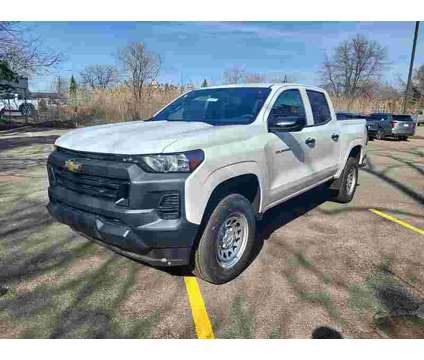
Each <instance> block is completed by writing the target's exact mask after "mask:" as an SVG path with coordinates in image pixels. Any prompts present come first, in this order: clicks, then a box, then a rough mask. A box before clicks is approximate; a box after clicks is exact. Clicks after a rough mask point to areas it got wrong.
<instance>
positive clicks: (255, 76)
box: [243, 73, 266, 83]
mask: <svg viewBox="0 0 424 360" xmlns="http://www.w3.org/2000/svg"><path fill="white" fill-rule="evenodd" d="M265 79H266V77H265V75H264V74H260V73H246V74H245V75H244V79H243V82H245V83H261V82H265Z"/></svg>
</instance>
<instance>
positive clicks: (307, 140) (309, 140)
mask: <svg viewBox="0 0 424 360" xmlns="http://www.w3.org/2000/svg"><path fill="white" fill-rule="evenodd" d="M315 142H316V140H315V139H314V138H311V137H308V138H307V139H306V140H305V144H306V145H315Z"/></svg>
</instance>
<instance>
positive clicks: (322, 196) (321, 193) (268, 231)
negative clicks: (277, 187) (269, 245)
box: [251, 184, 332, 262]
mask: <svg viewBox="0 0 424 360" xmlns="http://www.w3.org/2000/svg"><path fill="white" fill-rule="evenodd" d="M331 197H332V194H331V190H330V189H329V188H328V186H327V185H326V184H324V185H320V186H318V187H316V188H314V189H311V190H309V191H307V192H305V193H303V194H301V195H299V196H296V197H294V198H292V199H290V200H288V201H286V202H284V203H282V204H280V205H278V206H276V207H274V208H272V209H270V210H268V211H267V212H266V213H265V214H264V216H263V218H262V219H261V221H259V222H258V223H257V228H256V243H255V244H256V245H255V249H254V252H253V255H252V260H251V262H253V261H254V260H255V259H256V257H257V256H258V255H259V253H260V251H261V250H262V247H263V245H264V241H265V240H268V239H269V238H270V237H271V235H272V234H273V233H274V232H275V231H277V230H278V229H279V228H281V227H282V226H284V225H286V224H288V223H290V222H292V221H293V220H295V219H297V218H298V217H300V216H303V215H305V214H306V213H308V212H309V211H311V210H313V209H315V208H316V207H318V206H320V205H321V204H323V203H325V202H326V201H329V200H331Z"/></svg>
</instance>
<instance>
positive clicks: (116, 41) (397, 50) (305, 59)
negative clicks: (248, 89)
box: [27, 22, 424, 91]
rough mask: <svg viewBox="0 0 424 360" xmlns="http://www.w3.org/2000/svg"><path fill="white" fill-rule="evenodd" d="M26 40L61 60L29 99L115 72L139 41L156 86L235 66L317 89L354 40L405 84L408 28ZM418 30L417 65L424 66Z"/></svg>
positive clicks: (259, 27)
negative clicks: (156, 69) (374, 51)
mask: <svg viewBox="0 0 424 360" xmlns="http://www.w3.org/2000/svg"><path fill="white" fill-rule="evenodd" d="M27 25H30V27H29V28H30V29H31V32H32V35H33V36H37V37H40V39H42V40H43V42H44V44H45V45H47V46H48V47H50V48H52V49H56V50H59V51H61V52H63V53H64V54H65V55H66V57H67V58H66V61H65V62H64V63H63V64H62V65H61V66H60V67H59V68H58V69H56V70H55V71H54V72H52V73H51V74H49V75H43V76H38V77H35V78H33V79H32V81H31V83H30V88H31V90H32V91H37V90H40V91H43V90H45V91H47V90H50V83H51V80H52V78H53V77H54V76H57V75H58V74H61V75H63V76H66V77H70V76H71V74H74V75H78V73H79V71H81V70H82V69H83V68H84V67H85V66H87V65H90V64H115V63H117V60H116V53H117V50H118V49H119V48H121V47H124V46H125V45H127V44H129V43H131V42H134V41H142V42H144V43H145V44H146V47H147V48H148V49H149V50H150V51H154V52H156V53H158V54H159V55H160V56H161V58H162V62H163V64H162V69H161V73H160V76H159V81H160V82H174V83H180V82H181V81H183V82H189V81H191V82H194V83H197V84H199V83H200V82H201V81H202V80H203V79H204V78H206V79H208V80H209V81H210V82H212V83H214V84H219V83H220V82H221V81H222V74H223V72H224V70H225V69H226V68H228V67H230V66H231V65H240V66H242V67H243V68H245V69H246V70H247V71H249V72H259V73H265V74H267V75H269V76H279V75H281V74H287V75H288V76H290V77H293V78H294V79H295V80H296V81H297V82H302V83H308V84H317V82H318V79H319V75H318V71H319V68H320V64H321V63H322V60H323V58H324V56H325V54H326V53H331V50H332V49H333V48H334V47H335V46H336V45H337V44H338V43H339V42H340V41H342V40H345V39H349V38H351V37H352V36H354V35H355V34H357V33H359V34H362V35H365V36H366V37H368V38H370V39H373V40H376V41H378V42H379V43H381V44H382V45H383V46H386V47H387V50H388V56H389V61H390V63H391V64H390V66H389V67H388V69H387V71H386V72H385V80H387V81H388V82H393V83H394V82H396V81H397V79H398V77H399V76H402V77H403V78H406V76H407V72H408V66H409V58H410V53H411V46H412V37H413V32H414V23H413V22H33V23H27ZM422 28H423V27H421V29H420V34H419V38H418V44H417V50H416V58H415V63H416V64H423V63H424V38H423V36H424V32H423V30H422Z"/></svg>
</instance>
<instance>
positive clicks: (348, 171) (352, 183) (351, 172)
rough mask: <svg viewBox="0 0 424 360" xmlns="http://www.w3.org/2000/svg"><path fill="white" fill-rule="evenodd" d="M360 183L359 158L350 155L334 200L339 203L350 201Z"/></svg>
mask: <svg viewBox="0 0 424 360" xmlns="http://www.w3.org/2000/svg"><path fill="white" fill-rule="evenodd" d="M357 184H358V160H357V159H356V158H353V157H350V158H349V159H348V160H347V162H346V166H345V168H344V170H343V173H342V175H341V178H340V181H339V186H338V188H337V189H336V190H335V195H334V198H333V200H334V201H336V202H339V203H348V202H350V201H351V200H352V199H353V195H355V191H356V186H357Z"/></svg>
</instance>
